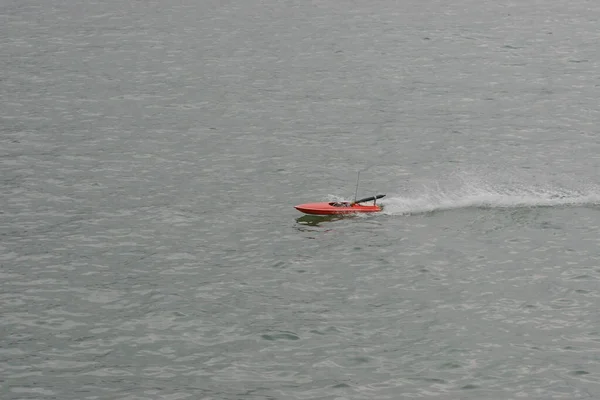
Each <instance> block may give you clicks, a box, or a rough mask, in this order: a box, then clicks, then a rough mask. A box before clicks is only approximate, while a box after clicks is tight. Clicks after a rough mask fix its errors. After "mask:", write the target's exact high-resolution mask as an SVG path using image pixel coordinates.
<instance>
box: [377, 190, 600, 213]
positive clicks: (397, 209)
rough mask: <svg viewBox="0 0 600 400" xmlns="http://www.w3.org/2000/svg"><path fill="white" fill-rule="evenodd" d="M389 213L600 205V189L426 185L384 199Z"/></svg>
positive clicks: (385, 207)
mask: <svg viewBox="0 0 600 400" xmlns="http://www.w3.org/2000/svg"><path fill="white" fill-rule="evenodd" d="M382 204H383V205H384V210H383V211H384V213H386V214H391V215H394V214H419V213H427V212H434V211H443V210H452V209H461V208H523V207H560V206H592V205H600V189H599V188H598V187H589V188H586V189H585V190H572V189H565V188H553V187H543V186H538V187H535V186H534V187H531V186H529V187H527V186H524V185H516V186H513V187H511V186H505V185H498V186H496V187H494V186H492V185H487V184H481V182H480V185H472V184H471V185H465V186H462V187H460V188H459V189H455V190H443V189H442V188H440V187H439V185H436V187H435V188H424V190H423V191H422V192H421V193H419V194H413V195H409V196H393V195H392V196H388V198H387V199H386V200H384V201H382Z"/></svg>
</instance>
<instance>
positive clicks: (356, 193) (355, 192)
mask: <svg viewBox="0 0 600 400" xmlns="http://www.w3.org/2000/svg"><path fill="white" fill-rule="evenodd" d="M359 181H360V171H358V178H356V190H355V191H354V202H355V203H356V195H358V182H359Z"/></svg>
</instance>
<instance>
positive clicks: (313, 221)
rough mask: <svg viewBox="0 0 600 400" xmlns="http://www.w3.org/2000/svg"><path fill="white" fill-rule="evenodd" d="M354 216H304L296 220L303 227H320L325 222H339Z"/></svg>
mask: <svg viewBox="0 0 600 400" xmlns="http://www.w3.org/2000/svg"><path fill="white" fill-rule="evenodd" d="M351 217H352V215H341V214H337V215H303V216H301V217H299V218H296V222H297V223H299V224H302V225H308V226H319V225H320V224H322V223H323V222H332V221H339V220H340V219H344V218H351Z"/></svg>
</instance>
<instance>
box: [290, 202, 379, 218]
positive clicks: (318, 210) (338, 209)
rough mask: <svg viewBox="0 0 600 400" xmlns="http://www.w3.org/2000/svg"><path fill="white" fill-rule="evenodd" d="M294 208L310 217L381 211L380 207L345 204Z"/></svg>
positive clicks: (301, 205)
mask: <svg viewBox="0 0 600 400" xmlns="http://www.w3.org/2000/svg"><path fill="white" fill-rule="evenodd" d="M294 208H295V209H296V210H298V211H300V212H303V213H305V214H312V215H336V214H355V213H375V212H379V211H381V207H380V206H378V205H361V204H351V203H347V202H341V203H339V202H338V203H336V202H329V203H327V202H323V203H306V204H300V205H297V206H294Z"/></svg>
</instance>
